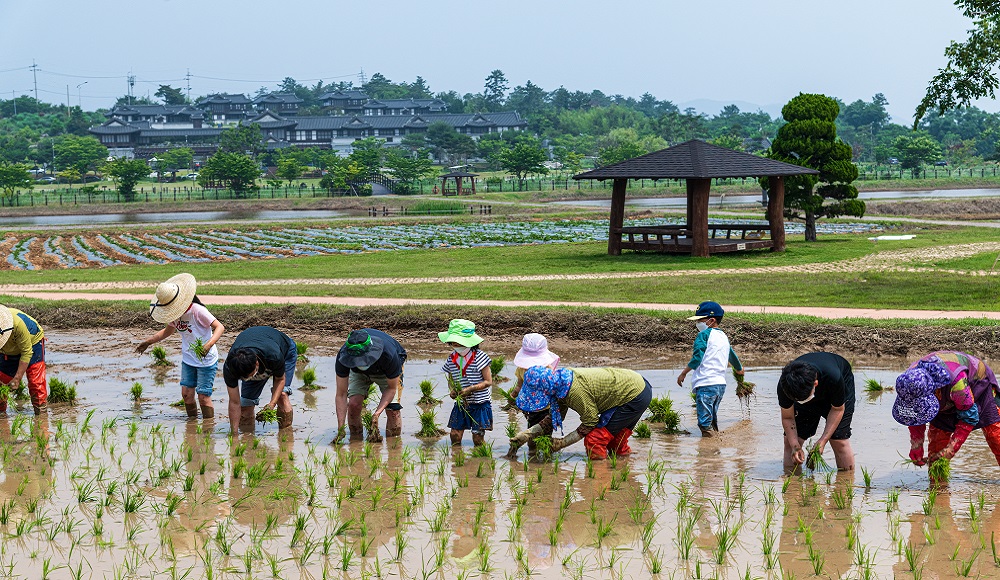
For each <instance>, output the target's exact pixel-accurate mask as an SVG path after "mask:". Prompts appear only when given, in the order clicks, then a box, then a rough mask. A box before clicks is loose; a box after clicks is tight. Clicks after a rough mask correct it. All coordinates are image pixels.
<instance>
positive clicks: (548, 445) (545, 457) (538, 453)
mask: <svg viewBox="0 0 1000 580" xmlns="http://www.w3.org/2000/svg"><path fill="white" fill-rule="evenodd" d="M532 441H534V443H535V458H536V459H538V461H550V460H551V459H552V454H553V453H555V451H553V450H552V437H550V436H548V435H542V436H540V437H535V438H534V439H532Z"/></svg>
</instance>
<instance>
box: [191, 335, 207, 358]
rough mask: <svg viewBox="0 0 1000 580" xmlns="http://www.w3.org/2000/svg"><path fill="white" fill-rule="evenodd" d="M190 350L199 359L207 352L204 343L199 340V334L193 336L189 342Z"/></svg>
mask: <svg viewBox="0 0 1000 580" xmlns="http://www.w3.org/2000/svg"><path fill="white" fill-rule="evenodd" d="M191 351H192V352H194V355H195V356H196V357H198V358H199V359H203V358H205V355H206V354H208V349H206V348H205V343H204V341H202V340H201V337H200V336H199V337H197V338H195V339H194V342H192V343H191Z"/></svg>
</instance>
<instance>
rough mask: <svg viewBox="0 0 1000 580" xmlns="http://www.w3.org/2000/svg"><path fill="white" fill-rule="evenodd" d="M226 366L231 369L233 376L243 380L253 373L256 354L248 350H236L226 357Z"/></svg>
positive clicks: (255, 364)
mask: <svg viewBox="0 0 1000 580" xmlns="http://www.w3.org/2000/svg"><path fill="white" fill-rule="evenodd" d="M226 365H227V366H228V367H229V368H230V369H232V371H233V374H235V375H236V376H237V377H239V378H241V379H243V378H246V377H248V376H250V374H251V373H253V369H254V367H255V366H257V353H255V352H254V351H253V350H252V349H249V348H238V349H236V350H234V351H232V352H230V353H229V356H228V357H226Z"/></svg>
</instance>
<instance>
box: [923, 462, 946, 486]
mask: <svg viewBox="0 0 1000 580" xmlns="http://www.w3.org/2000/svg"><path fill="white" fill-rule="evenodd" d="M927 474H928V475H929V476H930V478H931V481H934V482H938V483H948V480H950V479H951V460H950V459H948V458H947V457H941V458H938V459H936V460H935V461H934V462H933V463H931V465H930V467H928V468H927Z"/></svg>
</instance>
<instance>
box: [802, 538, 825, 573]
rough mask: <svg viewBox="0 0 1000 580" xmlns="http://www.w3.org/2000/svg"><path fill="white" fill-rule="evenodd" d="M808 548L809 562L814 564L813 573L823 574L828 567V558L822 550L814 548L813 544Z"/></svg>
mask: <svg viewBox="0 0 1000 580" xmlns="http://www.w3.org/2000/svg"><path fill="white" fill-rule="evenodd" d="M807 548H808V549H807V552H806V553H807V555H808V556H809V563H810V564H811V565H812V569H813V574H815V575H816V576H822V575H823V568H824V567H826V558H825V557H824V556H823V553H822V552H820V551H819V550H817V549H816V548H814V547H813V546H812V545H811V544H810V545H809V546H807Z"/></svg>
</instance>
